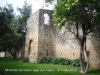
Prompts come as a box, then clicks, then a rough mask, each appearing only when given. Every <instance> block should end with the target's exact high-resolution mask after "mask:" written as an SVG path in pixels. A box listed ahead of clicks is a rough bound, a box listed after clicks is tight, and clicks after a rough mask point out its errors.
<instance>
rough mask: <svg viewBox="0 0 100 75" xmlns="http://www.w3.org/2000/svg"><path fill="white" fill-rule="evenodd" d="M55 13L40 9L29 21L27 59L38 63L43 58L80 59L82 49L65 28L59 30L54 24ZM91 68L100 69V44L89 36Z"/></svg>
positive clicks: (26, 45) (26, 47) (26, 46)
mask: <svg viewBox="0 0 100 75" xmlns="http://www.w3.org/2000/svg"><path fill="white" fill-rule="evenodd" d="M52 15H53V11H52V10H46V9H39V10H38V11H37V12H35V13H34V14H33V15H32V16H31V17H30V18H28V20H27V31H26V42H25V57H29V61H30V62H33V63H38V62H39V61H40V60H41V59H42V58H43V57H48V58H49V57H53V58H60V57H62V58H67V59H76V58H79V53H80V47H79V45H78V43H77V42H76V41H75V38H74V36H73V35H72V34H71V33H69V32H67V31H66V29H65V27H62V29H61V30H59V29H57V28H56V27H55V26H54V23H53V16H52ZM87 50H89V51H90V66H91V67H95V68H100V42H98V40H95V39H93V38H92V36H89V38H88V40H87Z"/></svg>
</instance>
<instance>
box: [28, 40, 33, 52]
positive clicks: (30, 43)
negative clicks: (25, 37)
mask: <svg viewBox="0 0 100 75" xmlns="http://www.w3.org/2000/svg"><path fill="white" fill-rule="evenodd" d="M32 46H33V40H30V41H29V48H28V54H30V53H31V50H32Z"/></svg>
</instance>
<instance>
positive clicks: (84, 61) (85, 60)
mask: <svg viewBox="0 0 100 75" xmlns="http://www.w3.org/2000/svg"><path fill="white" fill-rule="evenodd" d="M85 49H86V48H85ZM85 49H84V45H83V44H82V45H81V49H80V67H81V73H84V74H86V73H87V72H88V68H89V51H87V50H85ZM85 53H86V56H85Z"/></svg>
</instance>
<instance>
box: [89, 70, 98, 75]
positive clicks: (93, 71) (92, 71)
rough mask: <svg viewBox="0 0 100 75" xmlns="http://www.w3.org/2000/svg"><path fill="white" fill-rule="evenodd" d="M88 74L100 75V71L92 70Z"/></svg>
mask: <svg viewBox="0 0 100 75" xmlns="http://www.w3.org/2000/svg"><path fill="white" fill-rule="evenodd" d="M88 73H96V74H100V69H92V70H89V72H88Z"/></svg>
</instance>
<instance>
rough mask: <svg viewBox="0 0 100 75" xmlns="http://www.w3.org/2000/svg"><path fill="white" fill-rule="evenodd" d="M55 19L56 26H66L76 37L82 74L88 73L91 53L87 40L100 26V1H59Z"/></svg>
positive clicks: (54, 15) (56, 6)
mask: <svg viewBox="0 0 100 75" xmlns="http://www.w3.org/2000/svg"><path fill="white" fill-rule="evenodd" d="M53 17H54V23H55V26H57V27H58V28H60V29H61V28H62V27H63V26H65V27H66V28H67V30H68V31H69V32H71V33H72V34H73V35H74V36H75V37H76V40H77V42H78V44H79V46H80V62H81V72H82V73H87V71H88V66H89V51H88V50H87V49H86V39H87V35H88V34H89V33H91V32H92V31H93V30H94V29H95V27H96V26H100V21H99V20H100V0H59V1H58V3H57V4H56V5H55V8H54V14H53ZM84 55H86V57H85V56H84ZM85 59H87V62H85ZM85 63H86V64H85ZM73 64H74V63H73Z"/></svg>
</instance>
